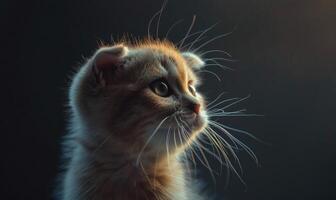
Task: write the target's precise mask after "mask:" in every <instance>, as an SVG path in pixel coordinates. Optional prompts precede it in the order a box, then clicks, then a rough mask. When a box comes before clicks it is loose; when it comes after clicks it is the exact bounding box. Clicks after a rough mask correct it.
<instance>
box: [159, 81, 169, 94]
mask: <svg viewBox="0 0 336 200" xmlns="http://www.w3.org/2000/svg"><path fill="white" fill-rule="evenodd" d="M166 89H167V86H166V85H165V84H164V83H162V82H161V83H160V85H159V91H160V92H162V93H165V92H166Z"/></svg>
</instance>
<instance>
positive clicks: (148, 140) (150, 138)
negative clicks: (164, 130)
mask: <svg viewBox="0 0 336 200" xmlns="http://www.w3.org/2000/svg"><path fill="white" fill-rule="evenodd" d="M169 117H170V116H168V117H165V118H164V119H163V120H161V122H160V123H159V125H158V126H157V127H156V128H155V130H154V131H153V133H152V135H151V136H150V137H149V138H148V139H147V141H146V143H145V145H144V146H143V147H142V149H141V151H140V153H139V155H138V158H137V161H136V164H137V165H138V164H139V160H140V157H141V154H142V152H143V151H144V150H145V148H146V147H147V145H148V143H149V142H150V141H151V140H152V138H153V137H154V135H155V134H156V133H157V131H158V130H159V128H160V127H161V125H162V124H163V123H164V122H165V121H166V120H167V119H168V118H169Z"/></svg>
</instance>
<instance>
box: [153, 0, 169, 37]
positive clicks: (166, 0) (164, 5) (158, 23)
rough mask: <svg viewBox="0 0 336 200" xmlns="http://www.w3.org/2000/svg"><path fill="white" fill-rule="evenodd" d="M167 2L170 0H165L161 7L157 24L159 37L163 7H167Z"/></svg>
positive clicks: (157, 35)
mask: <svg viewBox="0 0 336 200" xmlns="http://www.w3.org/2000/svg"><path fill="white" fill-rule="evenodd" d="M167 2H168V0H165V1H164V2H163V4H162V7H161V9H160V15H159V18H158V21H157V25H156V38H159V27H160V21H161V15H162V12H163V9H164V8H165V7H166V4H167Z"/></svg>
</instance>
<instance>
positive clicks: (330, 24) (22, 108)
mask: <svg viewBox="0 0 336 200" xmlns="http://www.w3.org/2000/svg"><path fill="white" fill-rule="evenodd" d="M0 5H1V6H0V16H1V31H0V32H1V37H0V40H1V42H0V49H1V81H2V82H3V83H2V84H1V88H2V92H1V101H2V102H3V103H1V107H2V108H1V114H0V115H1V122H0V123H1V128H2V129H3V130H2V131H1V136H0V141H1V145H0V146H1V157H0V160H1V186H0V188H1V190H2V191H1V193H0V196H1V199H35V200H37V199H49V198H50V196H51V191H52V188H53V185H54V180H55V177H56V174H57V172H58V166H59V165H60V161H59V156H60V148H59V147H60V145H59V144H60V141H61V136H62V135H63V134H64V132H65V127H66V113H65V106H64V105H65V104H66V88H67V83H68V78H67V77H68V76H69V75H71V72H72V69H73V68H74V67H76V66H78V65H79V64H80V63H81V62H82V60H83V58H82V57H83V56H84V57H87V56H90V55H91V54H92V53H93V51H94V50H95V49H96V48H97V47H98V43H99V42H98V41H99V40H102V41H105V42H110V41H111V40H110V38H111V34H113V35H114V36H118V35H119V36H121V35H122V34H123V33H131V34H132V35H134V36H144V35H146V33H147V24H148V21H149V19H150V18H151V16H152V15H153V14H154V13H155V12H156V11H157V10H159V9H160V7H161V5H162V1H157V0H152V1H131V0H123V1H121V0H120V1H119V0H118V1H107V0H105V1H90V2H88V1H79V0H78V1H68V0H57V1H21V2H20V1H15V0H12V1H1V3H0ZM194 14H195V15H197V20H196V24H195V26H194V28H193V31H196V30H203V29H205V28H208V27H209V26H211V25H212V24H214V23H217V22H220V23H219V24H218V25H217V26H216V27H215V28H214V29H213V30H211V31H210V32H209V34H207V38H206V39H210V38H211V37H214V36H217V35H219V34H222V33H227V32H230V31H232V30H234V31H233V33H232V34H230V35H229V36H227V37H225V38H222V39H219V40H216V41H215V42H213V43H211V44H210V45H208V46H206V47H205V48H203V50H204V51H206V50H211V49H221V50H227V51H228V52H230V53H231V54H232V55H233V57H234V58H235V59H238V60H239V61H238V62H233V63H224V64H226V65H228V66H230V67H232V68H234V69H235V71H223V70H218V69H217V68H215V67H209V68H208V69H209V70H213V71H215V72H217V73H219V74H220V76H221V77H222V79H223V80H222V82H217V81H216V80H215V79H214V77H213V76H211V75H210V74H204V79H205V81H204V86H203V87H202V88H201V90H202V91H203V93H205V94H206V95H207V96H209V97H210V99H213V98H215V97H216V95H218V94H219V92H221V91H227V92H229V93H228V94H227V96H226V97H236V96H238V97H244V96H247V95H249V94H251V97H250V98H249V99H248V100H246V101H245V102H243V103H242V104H240V105H239V106H237V107H236V108H237V109H239V108H242V107H244V108H247V109H248V112H249V113H258V114H263V115H264V116H263V117H250V118H234V119H224V120H223V121H222V122H223V123H227V124H230V125H232V126H234V127H237V128H240V129H243V130H248V131H250V132H252V133H253V135H255V136H257V137H258V138H260V139H261V140H263V141H265V142H266V143H269V144H263V143H259V142H256V141H254V140H253V139H249V138H246V137H244V136H243V135H241V134H236V136H237V137H238V138H240V139H242V140H244V141H245V143H246V144H248V145H249V146H250V147H251V148H252V149H253V150H254V151H255V153H256V154H257V156H258V157H259V160H260V164H259V165H256V164H255V163H254V162H253V161H252V160H251V159H250V158H249V157H248V156H247V155H246V153H238V156H239V157H240V158H241V162H242V166H243V169H244V172H243V174H241V176H242V178H243V179H244V181H245V182H246V186H244V184H242V183H241V182H239V180H238V179H237V177H236V176H232V177H231V178H230V182H229V185H228V186H227V187H224V183H225V177H226V176H225V174H223V175H222V176H217V183H216V185H214V184H213V183H212V182H211V178H210V176H209V173H208V172H207V170H205V169H204V167H200V170H201V172H202V173H201V177H203V180H204V182H208V183H209V185H208V188H209V191H210V192H211V193H213V194H215V193H216V194H217V196H218V197H219V198H218V199H223V198H224V197H225V199H232V200H240V199H249V200H257V199H258V200H262V199H265V200H266V199H267V200H269V199H273V200H275V199H281V200H283V199H295V200H298V199H305V200H308V199H334V198H335V194H336V192H335V186H336V183H335V181H336V179H335V178H336V172H335V167H336V160H335V159H336V148H335V145H336V135H335V134H336V128H335V123H336V121H335V116H334V114H335V113H336V112H335V111H336V106H335V103H336V68H335V64H336V62H335V55H334V53H335V50H336V48H335V47H336V24H335V23H336V2H335V1H332V0H330V1H324V0H321V1H318V0H315V1H311V0H306V1H299V0H297V1H294V0H292V1H291V0H277V1H269V0H249V1H248V0H207V1H205V0H204V1H201V0H183V1H177V0H170V1H169V3H168V5H167V8H166V9H165V11H164V13H163V15H162V19H161V25H160V34H161V36H164V34H165V32H166V31H167V29H168V28H169V27H170V25H171V24H172V23H174V22H175V21H177V20H179V19H184V22H183V23H182V24H181V25H179V26H177V27H176V28H175V29H174V31H173V32H172V34H171V39H173V40H175V41H178V40H179V39H180V38H182V37H183V36H184V34H185V33H186V31H187V29H188V26H189V24H190V22H191V19H192V16H193V15H194ZM154 25H155V24H154ZM154 29H155V28H153V30H152V32H155V30H154ZM218 56H221V55H217V56H216V57H218ZM212 164H213V167H214V169H216V168H218V165H217V164H216V163H215V162H214V163H212Z"/></svg>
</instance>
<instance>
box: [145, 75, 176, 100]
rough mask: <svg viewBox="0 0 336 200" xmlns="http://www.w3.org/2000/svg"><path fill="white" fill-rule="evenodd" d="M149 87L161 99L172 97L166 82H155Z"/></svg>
mask: <svg viewBox="0 0 336 200" xmlns="http://www.w3.org/2000/svg"><path fill="white" fill-rule="evenodd" d="M149 86H150V88H151V89H152V91H153V92H154V93H155V94H157V95H159V96H161V97H168V96H170V95H171V90H170V88H169V86H168V83H167V82H166V81H164V80H161V79H160V80H155V81H153V82H152V83H151V84H150V85H149Z"/></svg>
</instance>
